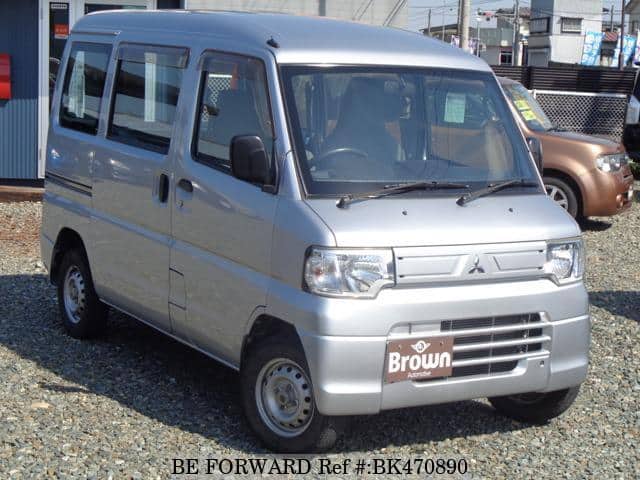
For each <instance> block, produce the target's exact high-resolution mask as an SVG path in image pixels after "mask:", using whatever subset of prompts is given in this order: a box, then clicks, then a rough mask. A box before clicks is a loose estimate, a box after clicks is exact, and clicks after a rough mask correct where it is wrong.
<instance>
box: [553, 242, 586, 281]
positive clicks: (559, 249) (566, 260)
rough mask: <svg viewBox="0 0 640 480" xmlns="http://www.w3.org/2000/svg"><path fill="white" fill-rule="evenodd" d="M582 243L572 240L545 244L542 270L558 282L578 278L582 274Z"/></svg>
mask: <svg viewBox="0 0 640 480" xmlns="http://www.w3.org/2000/svg"><path fill="white" fill-rule="evenodd" d="M584 261H585V260H584V243H583V242H582V240H574V241H570V242H562V243H549V244H548V245H547V262H546V263H545V265H544V271H545V272H546V273H548V274H550V275H551V276H552V277H554V279H555V280H556V281H557V282H559V283H566V282H569V281H573V280H578V279H580V278H582V276H583V275H584Z"/></svg>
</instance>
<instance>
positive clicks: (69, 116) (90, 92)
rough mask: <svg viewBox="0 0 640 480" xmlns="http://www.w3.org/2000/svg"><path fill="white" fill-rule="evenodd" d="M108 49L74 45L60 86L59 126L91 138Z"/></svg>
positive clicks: (97, 115)
mask: <svg viewBox="0 0 640 480" xmlns="http://www.w3.org/2000/svg"><path fill="white" fill-rule="evenodd" d="M110 55H111V46H109V45H100V44H91V43H74V44H73V45H72V46H71V52H70V54H69V60H68V61H67V71H66V73H65V77H64V84H63V87H62V103H61V105H60V119H59V120H60V125H62V126H63V127H66V128H71V129H73V130H79V131H81V132H85V133H89V134H91V135H95V134H96V133H97V132H98V118H99V116H100V102H101V100H102V95H103V93H104V83H105V78H106V76H107V66H108V65H109V57H110Z"/></svg>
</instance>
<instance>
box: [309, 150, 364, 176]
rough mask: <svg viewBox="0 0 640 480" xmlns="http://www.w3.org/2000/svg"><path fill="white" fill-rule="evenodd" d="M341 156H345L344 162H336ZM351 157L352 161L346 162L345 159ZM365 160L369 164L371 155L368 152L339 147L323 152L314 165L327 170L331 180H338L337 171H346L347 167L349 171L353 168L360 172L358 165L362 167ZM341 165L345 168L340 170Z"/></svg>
mask: <svg viewBox="0 0 640 480" xmlns="http://www.w3.org/2000/svg"><path fill="white" fill-rule="evenodd" d="M345 154H346V155H345ZM339 155H344V157H342V158H343V159H342V160H340V161H336V160H337V159H338V158H340V157H339ZM349 157H351V159H350V161H349V162H345V159H346V158H349ZM353 157H357V160H356V161H354V158H353ZM363 160H364V161H365V163H368V160H369V155H368V154H367V153H366V152H364V151H362V150H358V149H357V148H351V147H339V148H332V149H331V150H327V151H326V152H323V153H322V154H321V155H320V156H318V157H316V158H315V159H314V163H315V165H316V167H317V168H318V169H320V170H326V171H327V173H328V175H329V177H330V178H336V171H339V170H344V168H345V167H346V168H347V170H348V169H349V167H351V168H352V169H354V170H355V171H356V172H357V171H360V170H361V167H358V164H359V165H360V166H362V164H363ZM339 163H342V164H344V167H342V168H340V169H338V165H337V164H339ZM343 173H344V172H343Z"/></svg>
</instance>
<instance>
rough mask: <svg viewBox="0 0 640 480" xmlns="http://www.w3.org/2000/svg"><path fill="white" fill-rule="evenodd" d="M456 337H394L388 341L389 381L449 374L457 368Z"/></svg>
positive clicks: (386, 379)
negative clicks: (454, 351)
mask: <svg viewBox="0 0 640 480" xmlns="http://www.w3.org/2000/svg"><path fill="white" fill-rule="evenodd" d="M452 357H453V337H431V338H415V339H403V340H393V341H390V342H389V343H387V358H386V362H385V381H386V382H387V383H393V382H401V381H403V380H424V379H427V378H438V377H448V376H449V375H451V371H452V370H453V368H452V366H451V362H452Z"/></svg>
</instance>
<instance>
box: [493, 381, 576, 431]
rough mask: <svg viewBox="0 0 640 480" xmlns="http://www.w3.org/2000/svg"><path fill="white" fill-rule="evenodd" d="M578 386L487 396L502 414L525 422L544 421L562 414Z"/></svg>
mask: <svg viewBox="0 0 640 480" xmlns="http://www.w3.org/2000/svg"><path fill="white" fill-rule="evenodd" d="M579 391H580V387H579V386H578V387H572V388H567V389H565V390H558V391H555V392H548V393H523V394H520V395H509V396H506V397H492V398H489V401H490V402H491V405H493V407H494V408H495V409H496V410H498V411H499V412H500V413H502V414H503V415H506V416H507V417H510V418H513V419H515V420H519V421H521V422H527V423H538V424H540V423H545V422H547V421H549V420H551V419H552V418H555V417H557V416H560V415H562V414H563V413H564V412H566V411H567V409H568V408H569V407H570V406H571V405H572V404H573V402H574V401H575V399H576V397H577V396H578V392H579Z"/></svg>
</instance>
